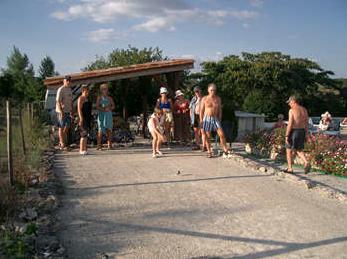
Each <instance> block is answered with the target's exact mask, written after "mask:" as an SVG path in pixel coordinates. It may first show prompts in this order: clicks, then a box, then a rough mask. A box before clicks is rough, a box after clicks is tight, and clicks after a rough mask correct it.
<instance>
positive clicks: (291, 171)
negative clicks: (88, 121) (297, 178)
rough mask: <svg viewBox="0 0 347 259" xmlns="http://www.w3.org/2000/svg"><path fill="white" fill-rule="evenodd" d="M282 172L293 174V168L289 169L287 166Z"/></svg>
mask: <svg viewBox="0 0 347 259" xmlns="http://www.w3.org/2000/svg"><path fill="white" fill-rule="evenodd" d="M283 172H284V173H287V174H294V171H293V170H289V169H288V168H286V169H284V170H283Z"/></svg>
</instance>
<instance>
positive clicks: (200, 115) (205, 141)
mask: <svg viewBox="0 0 347 259" xmlns="http://www.w3.org/2000/svg"><path fill="white" fill-rule="evenodd" d="M70 85H71V77H70V76H66V77H65V78H64V80H63V85H62V86H61V87H60V88H59V89H58V91H57V96H56V110H55V111H56V114H57V119H58V121H57V126H58V128H59V129H58V136H59V147H60V149H62V150H67V149H68V147H67V145H66V138H67V133H68V130H69V129H70V127H71V126H72V118H74V111H73V97H72V90H71V88H70ZM216 90H217V89H216V85H214V84H210V85H209V86H208V95H207V96H203V95H202V91H201V89H200V88H199V87H195V88H194V93H195V95H194V97H193V98H192V100H191V101H190V102H189V101H188V100H187V99H185V98H184V94H183V92H182V91H181V90H177V91H176V92H175V101H174V102H173V101H172V100H171V99H170V98H169V97H168V90H167V88H166V87H161V88H160V98H158V100H157V103H156V105H155V110H154V113H153V114H152V115H151V116H150V118H149V120H148V129H149V131H150V133H151V135H152V138H153V144H152V146H153V157H157V156H158V155H162V152H161V151H160V146H161V143H163V142H166V141H168V140H169V139H170V138H171V137H173V139H174V140H176V141H180V142H181V143H186V144H188V143H189V142H190V141H191V126H192V127H193V129H194V134H195V138H194V139H195V142H194V146H193V149H195V150H197V149H200V148H201V149H202V150H203V151H207V154H208V157H212V149H211V144H210V138H211V132H212V131H215V132H217V134H218V135H219V137H220V140H221V145H222V148H223V151H224V152H223V156H224V157H227V156H228V155H229V154H230V153H231V151H229V150H228V148H227V144H226V140H225V136H224V132H223V130H222V126H221V117H222V104H221V99H220V97H218V96H217V95H216ZM95 106H96V110H97V112H98V115H97V124H98V134H97V150H101V149H102V138H103V136H106V141H107V148H108V149H112V128H113V116H112V111H113V110H114V109H115V103H114V100H113V99H112V97H111V96H110V95H109V91H108V85H107V84H102V85H101V86H100V94H99V96H98V98H97V100H96V104H95ZM92 109H93V104H92V102H91V101H90V98H89V87H88V86H87V85H82V87H81V95H80V96H79V98H78V100H77V114H78V118H79V120H78V125H79V132H80V150H79V152H80V154H81V155H86V154H87V153H88V152H87V138H88V134H89V131H90V129H91V124H92V118H93V116H92Z"/></svg>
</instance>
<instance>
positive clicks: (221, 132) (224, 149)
mask: <svg viewBox="0 0 347 259" xmlns="http://www.w3.org/2000/svg"><path fill="white" fill-rule="evenodd" d="M217 134H218V136H219V139H220V144H221V145H222V148H223V151H224V152H228V147H227V142H226V139H225V135H224V132H223V130H222V129H221V128H219V129H218V130H217Z"/></svg>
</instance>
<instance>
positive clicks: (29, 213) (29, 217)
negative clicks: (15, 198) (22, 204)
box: [19, 208, 38, 221]
mask: <svg viewBox="0 0 347 259" xmlns="http://www.w3.org/2000/svg"><path fill="white" fill-rule="evenodd" d="M37 216H38V214H37V212H36V210H35V208H28V209H25V210H24V211H23V212H22V213H20V214H19V218H20V219H22V220H25V221H33V220H35V219H37Z"/></svg>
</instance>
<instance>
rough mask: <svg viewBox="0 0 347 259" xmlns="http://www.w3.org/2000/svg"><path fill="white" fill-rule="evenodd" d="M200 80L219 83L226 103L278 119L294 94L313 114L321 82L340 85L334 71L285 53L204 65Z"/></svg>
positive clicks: (270, 53)
mask: <svg viewBox="0 0 347 259" xmlns="http://www.w3.org/2000/svg"><path fill="white" fill-rule="evenodd" d="M202 66H203V69H202V74H201V79H200V83H201V84H202V85H207V84H208V83H209V82H215V83H216V84H217V86H218V87H219V91H220V95H221V97H222V99H223V100H224V102H225V103H226V105H230V106H234V107H235V108H236V109H244V110H246V111H249V112H257V113H264V114H266V115H267V116H268V117H269V118H270V119H275V118H276V117H277V114H278V113H287V110H288V107H287V104H286V103H285V101H286V99H287V98H288V96H289V95H291V94H296V95H299V96H301V97H302V99H303V102H304V104H305V105H306V106H307V108H308V110H309V112H310V114H311V111H315V112H317V111H316V108H317V107H315V105H314V104H312V102H311V101H312V100H313V99H314V98H315V96H316V95H317V92H319V91H318V90H319V89H318V88H319V85H323V86H324V87H331V88H336V87H338V83H337V82H336V80H333V79H331V78H330V75H332V74H333V73H332V72H331V71H326V70H324V69H322V68H321V67H320V66H319V65H318V64H317V63H315V62H313V61H311V60H308V59H303V58H291V57H290V56H289V55H284V54H282V53H281V52H262V53H258V54H251V53H246V52H245V53H242V55H241V56H235V55H231V56H227V57H225V58H224V59H222V60H221V61H218V62H205V63H203V64H202Z"/></svg>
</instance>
